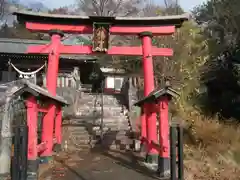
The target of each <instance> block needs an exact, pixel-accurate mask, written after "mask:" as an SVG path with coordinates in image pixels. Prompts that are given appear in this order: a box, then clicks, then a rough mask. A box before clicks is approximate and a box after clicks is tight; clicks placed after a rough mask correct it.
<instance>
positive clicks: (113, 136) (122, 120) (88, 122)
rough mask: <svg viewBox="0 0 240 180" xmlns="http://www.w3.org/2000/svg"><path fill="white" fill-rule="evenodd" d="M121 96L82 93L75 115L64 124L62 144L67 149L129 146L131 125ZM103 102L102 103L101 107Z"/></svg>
mask: <svg viewBox="0 0 240 180" xmlns="http://www.w3.org/2000/svg"><path fill="white" fill-rule="evenodd" d="M120 101H121V95H117V96H115V95H106V94H103V95H101V94H98V93H96V94H92V93H83V94H82V95H81V98H80V99H79V102H78V109H77V112H76V117H71V118H70V119H69V120H67V121H65V122H64V124H63V127H64V129H63V137H64V138H63V141H64V142H63V144H65V145H64V147H65V149H66V148H67V149H68V150H70V151H71V150H73V151H76V150H81V149H83V148H95V147H98V146H99V145H102V146H104V147H105V148H109V149H128V148H129V146H130V144H131V140H130V139H129V132H130V125H129V121H128V117H127V110H126V108H125V107H124V106H123V105H121V103H120ZM102 104H103V106H102Z"/></svg>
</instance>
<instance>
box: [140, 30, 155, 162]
mask: <svg viewBox="0 0 240 180" xmlns="http://www.w3.org/2000/svg"><path fill="white" fill-rule="evenodd" d="M140 37H141V38H142V53H143V73H144V96H145V97H146V96H148V95H149V94H150V93H151V92H152V91H153V90H154V71H153V59H152V33H151V32H142V33H141V34H140ZM154 107H155V106H154V105H153V104H145V105H144V116H145V118H146V123H147V141H148V147H147V157H146V162H147V163H154V164H155V163H156V164H157V162H158V151H157V149H156V148H155V147H154V146H153V145H152V142H157V140H158V138H157V116H156V112H153V111H152V110H153V109H154Z"/></svg>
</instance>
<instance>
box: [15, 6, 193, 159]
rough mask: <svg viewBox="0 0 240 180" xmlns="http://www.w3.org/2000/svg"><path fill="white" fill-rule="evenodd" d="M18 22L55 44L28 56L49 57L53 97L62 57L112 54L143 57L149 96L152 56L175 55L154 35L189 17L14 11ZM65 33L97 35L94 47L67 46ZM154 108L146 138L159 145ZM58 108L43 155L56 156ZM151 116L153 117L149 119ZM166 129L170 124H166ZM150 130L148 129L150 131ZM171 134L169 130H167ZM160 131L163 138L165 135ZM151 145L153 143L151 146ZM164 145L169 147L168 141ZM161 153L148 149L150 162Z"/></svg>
mask: <svg viewBox="0 0 240 180" xmlns="http://www.w3.org/2000/svg"><path fill="white" fill-rule="evenodd" d="M13 14H14V15H17V18H18V21H20V22H23V23H25V25H26V28H27V29H29V30H30V31H34V32H44V33H49V34H50V36H51V43H50V44H48V45H38V46H30V47H29V48H28V50H27V53H37V54H38V53H43V54H49V61H48V70H47V88H48V90H49V92H50V93H51V94H52V95H56V87H57V76H58V64H59V55H60V54H89V55H98V54H108V55H134V56H136V55H142V56H143V72H144V96H148V95H149V94H150V93H151V92H152V91H153V90H154V73H153V62H152V56H172V55H173V50H172V49H169V48H157V47H154V46H152V36H162V35H172V34H173V33H174V32H175V30H176V28H179V27H181V26H182V23H183V22H184V21H185V20H188V16H186V15H178V16H158V17H136V18H135V17H97V16H94V17H88V16H68V15H50V14H44V13H33V12H26V11H23V12H14V13H13ZM64 33H70V34H93V45H92V46H82V45H71V46H69V45H63V44H61V38H62V37H63V36H64ZM110 35H137V36H139V37H140V38H141V39H142V46H139V47H117V46H111V47H110V44H109V38H110ZM152 108H153V107H152V105H150V104H145V105H144V107H143V109H144V113H143V115H142V117H141V121H142V129H141V135H142V138H144V139H147V141H148V142H152V141H154V142H156V141H157V139H158V137H157V128H156V114H155V113H148V111H151V109H152ZM55 109H56V107H54V106H53V107H52V108H50V109H49V111H48V115H47V117H48V118H46V120H44V124H43V128H44V131H43V135H42V141H45V142H46V143H47V149H46V150H45V151H44V152H43V153H42V156H51V155H52V146H53V143H52V139H53V126H54V113H55ZM149 114H151V116H149ZM163 124H164V125H165V126H166V125H167V124H166V123H163ZM146 125H147V126H146ZM146 127H147V128H148V129H146ZM165 128H166V129H167V131H165V133H166V132H167V133H168V127H165ZM161 133H162V132H160V136H162V134H161ZM148 144H151V143H148ZM164 144H168V142H165V143H164ZM157 156H158V151H157V149H155V148H154V147H152V146H150V145H149V146H148V157H150V158H149V160H151V161H152V160H153V159H156V158H155V157H157Z"/></svg>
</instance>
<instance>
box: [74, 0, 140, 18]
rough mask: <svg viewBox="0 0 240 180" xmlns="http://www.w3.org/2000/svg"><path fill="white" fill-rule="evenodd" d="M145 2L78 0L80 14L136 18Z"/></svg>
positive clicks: (135, 0)
mask: <svg viewBox="0 0 240 180" xmlns="http://www.w3.org/2000/svg"><path fill="white" fill-rule="evenodd" d="M143 2H144V1H143V0H77V4H78V7H79V9H78V10H79V12H83V13H85V14H86V15H93V16H116V15H118V16H136V15H137V14H138V12H139V9H140V8H141V7H142V5H143Z"/></svg>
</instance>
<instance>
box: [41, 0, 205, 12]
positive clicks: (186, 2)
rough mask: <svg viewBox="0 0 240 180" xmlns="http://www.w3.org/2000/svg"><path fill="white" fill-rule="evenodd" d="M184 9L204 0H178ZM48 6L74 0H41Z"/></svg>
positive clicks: (157, 1) (157, 0)
mask: <svg viewBox="0 0 240 180" xmlns="http://www.w3.org/2000/svg"><path fill="white" fill-rule="evenodd" d="M178 1H179V3H180V4H181V6H182V7H183V8H184V10H185V11H189V10H191V9H192V8H193V7H195V6H196V5H199V4H201V3H203V2H205V1H206V0H178ZM42 2H43V3H44V4H47V5H48V7H51V8H57V7H60V6H64V5H69V4H74V2H75V0H42ZM155 2H156V3H161V2H163V1H162V0H155Z"/></svg>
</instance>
